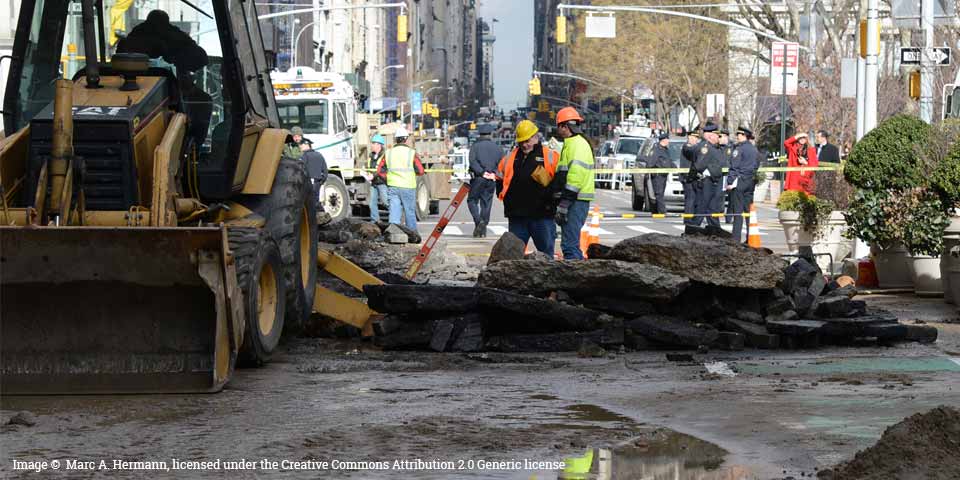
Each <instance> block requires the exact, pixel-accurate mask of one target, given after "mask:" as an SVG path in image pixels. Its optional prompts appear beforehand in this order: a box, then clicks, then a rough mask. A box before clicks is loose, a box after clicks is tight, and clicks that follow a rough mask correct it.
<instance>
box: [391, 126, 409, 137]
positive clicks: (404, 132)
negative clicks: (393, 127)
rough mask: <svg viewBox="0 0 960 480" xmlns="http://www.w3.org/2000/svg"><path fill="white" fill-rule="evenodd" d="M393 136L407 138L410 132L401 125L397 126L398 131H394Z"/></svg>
mask: <svg viewBox="0 0 960 480" xmlns="http://www.w3.org/2000/svg"><path fill="white" fill-rule="evenodd" d="M393 136H394V137H399V138H406V137H409V136H410V134H409V133H407V129H406V128H403V126H400V127H397V131H395V132H393Z"/></svg>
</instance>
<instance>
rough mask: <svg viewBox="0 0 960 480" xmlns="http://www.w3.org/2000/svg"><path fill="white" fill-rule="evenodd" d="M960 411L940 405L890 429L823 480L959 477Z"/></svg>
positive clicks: (821, 475) (824, 473)
mask: <svg viewBox="0 0 960 480" xmlns="http://www.w3.org/2000/svg"><path fill="white" fill-rule="evenodd" d="M958 451H960V410H957V409H956V408H955V407H949V406H940V407H937V408H934V409H933V410H930V411H927V412H924V413H917V414H915V415H912V416H910V417H908V418H905V419H903V420H902V421H901V422H899V423H897V424H896V425H893V426H891V427H889V428H887V429H886V430H885V431H884V432H883V436H881V437H880V440H879V441H878V442H877V443H876V445H873V446H871V447H869V448H867V449H864V450H862V451H860V452H858V453H857V454H856V456H854V458H852V459H850V460H849V461H847V462H844V463H841V464H840V465H837V466H835V467H833V468H831V469H826V470H822V471H820V472H819V473H818V474H817V476H818V477H819V478H820V479H821V480H841V479H843V480H868V479H886V478H924V479H938V480H939V479H943V480H947V479H955V478H960V457H958V456H957V452H958Z"/></svg>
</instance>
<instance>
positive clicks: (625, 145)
mask: <svg viewBox="0 0 960 480" xmlns="http://www.w3.org/2000/svg"><path fill="white" fill-rule="evenodd" d="M642 142H643V141H642V140H641V139H639V138H621V139H620V141H618V142H617V153H618V154H619V153H623V154H627V155H636V154H637V152H639V151H640V145H642Z"/></svg>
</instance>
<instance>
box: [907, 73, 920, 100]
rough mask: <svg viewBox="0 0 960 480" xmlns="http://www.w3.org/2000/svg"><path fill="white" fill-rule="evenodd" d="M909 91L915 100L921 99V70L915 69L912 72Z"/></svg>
mask: <svg viewBox="0 0 960 480" xmlns="http://www.w3.org/2000/svg"><path fill="white" fill-rule="evenodd" d="M907 91H908V92H909V93H910V98H912V99H914V100H919V99H920V71H919V70H914V71H912V72H910V81H909V82H908V87H907Z"/></svg>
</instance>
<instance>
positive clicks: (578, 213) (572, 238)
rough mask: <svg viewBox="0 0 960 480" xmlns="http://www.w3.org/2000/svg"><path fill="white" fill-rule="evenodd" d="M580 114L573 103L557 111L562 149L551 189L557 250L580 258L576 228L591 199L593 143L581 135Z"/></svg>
mask: <svg viewBox="0 0 960 480" xmlns="http://www.w3.org/2000/svg"><path fill="white" fill-rule="evenodd" d="M582 127H583V117H581V116H580V114H579V113H577V111H576V110H575V109H574V108H573V107H565V108H562V109H560V111H559V112H557V133H558V134H559V135H560V137H561V138H563V150H562V151H561V152H560V162H559V163H558V164H557V174H556V176H555V177H554V180H553V185H552V190H553V192H554V193H553V195H554V198H555V199H556V200H557V202H558V203H557V213H556V215H555V216H554V220H555V221H556V222H557V225H559V226H560V229H561V233H560V250H561V251H562V252H563V258H564V259H565V260H583V252H581V251H580V229H581V228H582V227H583V224H584V223H585V222H586V221H587V214H588V213H589V212H590V202H591V201H593V199H594V185H593V183H594V172H593V165H594V158H593V147H591V146H590V142H589V141H588V140H587V139H586V138H585V137H584V136H583V130H582Z"/></svg>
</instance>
